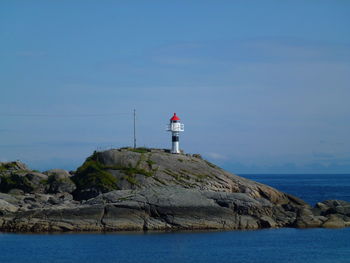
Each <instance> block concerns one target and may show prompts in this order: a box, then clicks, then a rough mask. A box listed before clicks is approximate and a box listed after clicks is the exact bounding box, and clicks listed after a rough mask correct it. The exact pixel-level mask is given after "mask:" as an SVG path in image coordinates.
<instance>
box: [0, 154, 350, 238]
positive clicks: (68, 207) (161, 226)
mask: <svg viewBox="0 0 350 263" xmlns="http://www.w3.org/2000/svg"><path fill="white" fill-rule="evenodd" d="M348 226H350V203H349V202H345V201H341V200H327V201H323V202H319V203H317V204H316V206H315V207H311V206H310V205H309V204H307V203H305V202H304V201H303V200H301V199H299V198H297V197H294V196H292V195H290V194H287V193H283V192H280V191H278V190H276V189H274V188H272V187H269V186H267V185H264V184H261V183H258V182H254V181H251V180H248V179H245V178H243V177H240V176H237V175H234V174H231V173H229V172H227V171H224V170H223V169H221V168H219V167H217V166H216V165H214V164H212V163H210V162H208V161H206V160H204V159H203V158H202V157H201V156H200V155H198V154H193V155H190V154H171V153H169V152H168V151H167V150H162V149H146V148H136V149H133V148H121V149H112V150H108V151H103V152H94V153H93V154H92V155H91V156H90V157H88V158H87V159H86V161H85V162H84V163H83V164H82V165H81V166H80V167H79V168H78V169H77V170H76V171H74V172H68V171H65V170H61V169H53V170H49V171H46V172H39V171H35V170H31V169H29V168H28V167H27V166H26V165H25V164H23V163H21V162H18V161H17V162H3V163H0V231H6V232H55V231H59V232H62V231H123V230H134V231H146V230H162V231H164V230H194V229H226V230H229V229H260V228H278V227H297V228H309V227H326V228H338V227H348Z"/></svg>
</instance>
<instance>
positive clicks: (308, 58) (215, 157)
mask: <svg viewBox="0 0 350 263" xmlns="http://www.w3.org/2000/svg"><path fill="white" fill-rule="evenodd" d="M0 92H1V97H0V100H1V103H0V119H1V122H0V160H2V161H6V160H17V159H19V160H22V161H24V162H26V163H28V164H29V165H30V166H31V167H32V168H37V169H40V170H45V169H49V168H55V167H61V168H66V169H75V168H76V167H77V166H79V165H80V164H81V163H82V162H83V160H84V159H85V158H86V157H87V156H88V155H90V154H91V152H92V151H94V150H96V149H106V148H110V147H122V146H127V145H132V111H133V109H134V108H136V110H137V136H138V145H139V146H148V147H160V148H169V147H170V143H171V141H170V134H168V133H167V132H165V125H166V124H167V122H168V121H169V118H170V117H171V115H172V114H173V112H177V113H178V115H179V116H180V117H181V119H182V121H183V123H185V132H184V133H183V134H181V138H180V145H181V148H183V149H184V150H185V152H189V153H201V154H202V155H204V156H205V157H206V158H208V159H209V160H210V161H213V162H214V163H217V164H219V165H222V166H223V167H225V168H227V169H229V170H230V171H233V172H236V173H241V174H242V173H350V139H349V134H350V114H349V113H350V104H349V98H350V2H349V1H336V0H332V1H277V0H276V1H65V0H62V1H15V0H14V1H1V3H0Z"/></svg>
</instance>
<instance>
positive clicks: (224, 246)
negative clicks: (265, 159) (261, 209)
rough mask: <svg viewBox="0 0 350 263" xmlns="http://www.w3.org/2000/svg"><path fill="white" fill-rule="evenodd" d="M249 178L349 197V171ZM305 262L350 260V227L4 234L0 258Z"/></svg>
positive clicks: (17, 261) (28, 262)
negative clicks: (346, 172) (343, 172)
mask: <svg viewBox="0 0 350 263" xmlns="http://www.w3.org/2000/svg"><path fill="white" fill-rule="evenodd" d="M242 176H244V177H246V178H249V179H252V180H255V181H258V182H261V183H265V184H268V185H270V186H273V187H275V188H277V189H279V190H281V191H284V192H287V193H290V194H292V195H295V196H298V197H300V198H302V199H303V200H305V201H307V202H308V203H310V204H311V205H314V204H315V203H317V202H319V201H323V200H327V199H341V200H346V201H350V174H347V175H345V174H342V175H340V174H327V175H324V174H323V175H320V174H312V175H311V174H303V175H302V174H298V175H291V174H288V175H277V174H273V175H272V174H271V175H269V174H254V175H242ZM5 262H6V263H12V262H14V263H21V262H23V263H24V262H25V263H32V262H33V263H41V262H42V263H44V262H45V263H47V262H53V263H56V262H57V263H66V262H67V263H68V262H81V263H96V262H103V263H110V262H111V263H112V262H123V263H129V262H130V263H131V262H132V263H133V262H147V263H148V262H149V263H162V262H164V263H165V262H166V263H171V262H179V263H181V262H184V263H187V262H188V263H189V262H201V263H209V262H228V263H230V262H240V263H244V262H247V263H248V262H249V263H255V262H256V263H263V262H267V263H274V262H278V263H280V262H300V263H311V262H312V263H313V262H315V263H316V262H317V263H326V262H327V263H338V262H339V263H343V262H344V263H345V262H349V263H350V228H344V229H322V228H317V229H294V228H281V229H263V230H245V231H197V232H193V231H186V232H166V233H164V232H122V233H108V234H96V233H84V234H9V233H0V263H5Z"/></svg>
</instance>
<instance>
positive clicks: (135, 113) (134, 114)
mask: <svg viewBox="0 0 350 263" xmlns="http://www.w3.org/2000/svg"><path fill="white" fill-rule="evenodd" d="M134 149H136V110H135V109H134Z"/></svg>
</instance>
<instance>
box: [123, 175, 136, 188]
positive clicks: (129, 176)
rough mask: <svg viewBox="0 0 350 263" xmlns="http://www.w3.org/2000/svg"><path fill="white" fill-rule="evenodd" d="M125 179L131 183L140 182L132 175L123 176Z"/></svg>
mask: <svg viewBox="0 0 350 263" xmlns="http://www.w3.org/2000/svg"><path fill="white" fill-rule="evenodd" d="M123 178H124V179H125V180H127V181H128V182H129V183H130V184H132V185H138V186H139V185H140V183H139V182H138V181H137V180H136V178H135V177H134V176H132V175H127V176H124V177H123Z"/></svg>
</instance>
